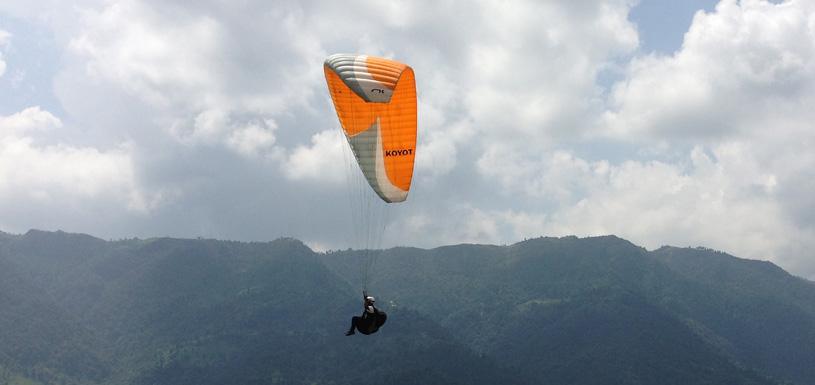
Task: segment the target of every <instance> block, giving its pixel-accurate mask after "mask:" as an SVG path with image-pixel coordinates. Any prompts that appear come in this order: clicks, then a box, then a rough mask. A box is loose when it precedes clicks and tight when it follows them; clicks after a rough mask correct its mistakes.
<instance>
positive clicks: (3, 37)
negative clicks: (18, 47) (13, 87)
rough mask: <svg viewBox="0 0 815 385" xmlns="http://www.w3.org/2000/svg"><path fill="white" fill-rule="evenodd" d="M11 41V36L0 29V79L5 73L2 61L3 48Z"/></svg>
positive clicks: (3, 61) (4, 65) (4, 63)
mask: <svg viewBox="0 0 815 385" xmlns="http://www.w3.org/2000/svg"><path fill="white" fill-rule="evenodd" d="M9 40H11V34H10V33H8V31H4V30H2V29H0V77H3V74H5V73H6V62H5V60H3V48H4V47H5V46H6V45H8V42H9Z"/></svg>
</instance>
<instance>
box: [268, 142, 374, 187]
mask: <svg viewBox="0 0 815 385" xmlns="http://www.w3.org/2000/svg"><path fill="white" fill-rule="evenodd" d="M282 167H283V172H284V173H285V175H286V176H287V177H289V178H291V179H293V180H306V179H308V180H316V181H323V182H327V183H338V182H341V181H343V180H346V178H349V177H350V176H349V174H353V175H356V174H357V173H359V171H357V170H356V167H357V165H356V160H355V159H354V155H353V153H352V152H351V150H350V149H349V148H348V144H347V143H346V140H345V137H344V136H343V134H342V132H341V131H340V130H339V129H333V130H325V131H321V132H319V133H317V134H314V136H312V137H311V145H310V146H298V147H297V148H295V149H294V150H293V151H292V152H291V154H289V156H288V158H287V159H286V161H285V163H284V164H283V165H282Z"/></svg>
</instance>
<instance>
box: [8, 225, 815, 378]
mask: <svg viewBox="0 0 815 385" xmlns="http://www.w3.org/2000/svg"><path fill="white" fill-rule="evenodd" d="M362 257H363V256H362V255H361V253H359V252H353V251H343V252H333V253H327V254H317V253H314V252H312V251H311V250H310V249H308V248H307V247H305V246H304V245H303V244H302V243H300V242H298V241H296V240H292V239H280V240H277V241H274V242H269V243H239V242H226V241H214V240H179V239H151V240H125V241H117V242H106V241H103V240H99V239H96V238H93V237H90V236H86V235H77V234H67V233H62V232H56V233H48V232H40V231H30V232H28V233H27V234H25V235H9V234H4V233H0V384H5V383H11V384H38V383H41V384H204V385H206V384H213V385H215V384H218V385H225V384H358V383H374V382H376V383H382V384H801V385H804V384H813V383H815V365H813V364H812V363H813V362H815V284H813V283H812V282H809V281H806V280H803V279H800V278H796V277H793V276H791V275H789V274H787V273H786V272H784V271H783V270H781V269H779V268H778V267H776V266H775V265H773V264H771V263H768V262H757V261H750V260H743V259H738V258H735V257H732V256H729V255H726V254H723V253H719V252H715V251H711V250H706V249H679V248H673V247H664V248H661V249H659V250H655V251H652V252H648V251H646V250H644V249H642V248H640V247H637V246H635V245H633V244H631V243H629V242H627V241H625V240H622V239H619V238H616V237H598V238H586V239H578V238H575V237H566V238H540V239H533V240H529V241H525V242H521V243H518V244H515V245H512V246H506V247H498V246H481V245H460V246H449V247H442V248H437V249H432V250H421V249H410V248H396V249H390V250H386V251H383V252H382V253H381V255H380V256H379V258H378V261H377V264H376V274H375V280H374V282H373V283H372V285H371V287H372V289H373V290H374V291H375V292H374V294H375V295H376V296H377V297H378V299H379V301H378V302H379V303H380V306H381V307H382V308H383V309H384V310H386V311H387V312H388V314H389V321H388V324H386V325H385V327H383V329H382V330H381V331H380V333H378V334H376V335H373V336H367V337H366V336H361V335H356V336H353V337H345V336H344V335H343V333H344V331H345V330H346V328H347V327H348V322H349V321H350V317H351V316H352V315H355V314H357V313H359V311H360V310H361V309H360V307H361V303H360V301H359V297H360V294H359V292H358V291H359V287H358V282H360V281H361V280H360V279H359V278H360V277H359V273H360V270H359V267H360V265H361V261H360V258H362Z"/></svg>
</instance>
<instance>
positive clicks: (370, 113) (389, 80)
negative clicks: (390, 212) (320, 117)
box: [323, 54, 416, 203]
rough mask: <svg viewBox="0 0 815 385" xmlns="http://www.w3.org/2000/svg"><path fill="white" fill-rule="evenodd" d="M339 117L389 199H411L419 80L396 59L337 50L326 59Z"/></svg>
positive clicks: (370, 177)
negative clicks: (416, 80)
mask: <svg viewBox="0 0 815 385" xmlns="http://www.w3.org/2000/svg"><path fill="white" fill-rule="evenodd" d="M323 70H324V72H325V79H326V82H327V83H328V90H329V93H330V94H331V100H332V101H333V102H334V108H335V109H336V111H337V117H338V118H339V121H340V124H341V125H342V129H343V132H344V133H345V137H346V139H348V143H349V144H350V146H351V150H352V151H353V153H354V156H355V157H356V160H357V163H358V164H359V167H360V169H361V170H362V173H363V174H364V175H365V178H366V179H367V181H368V184H369V185H370V186H371V188H373V190H374V191H375V192H376V194H377V195H378V196H379V197H380V198H382V200H384V201H385V202H388V203H393V202H402V201H404V200H405V199H407V195H408V191H410V184H411V180H412V178H413V163H414V160H415V156H416V82H415V79H414V74H413V69H412V68H410V67H409V66H408V65H406V64H403V63H400V62H398V61H395V60H390V59H385V58H379V57H374V56H367V55H354V54H335V55H331V56H329V57H328V58H327V59H326V60H325V64H324V65H323Z"/></svg>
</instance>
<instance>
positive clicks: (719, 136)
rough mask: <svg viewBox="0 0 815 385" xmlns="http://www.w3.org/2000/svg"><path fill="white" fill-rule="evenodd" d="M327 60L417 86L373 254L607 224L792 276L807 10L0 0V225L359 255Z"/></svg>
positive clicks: (810, 20)
mask: <svg viewBox="0 0 815 385" xmlns="http://www.w3.org/2000/svg"><path fill="white" fill-rule="evenodd" d="M338 52H346V53H365V54H369V55H375V56H384V57H389V58H393V59H396V60H399V61H402V62H404V63H407V64H409V65H411V66H412V67H413V68H414V70H415V72H416V78H417V90H418V99H419V107H418V108H419V112H418V135H419V138H418V145H417V150H416V154H417V158H416V168H415V172H414V179H413V187H412V190H411V193H410V196H409V198H408V200H407V202H405V203H402V204H398V205H390V206H388V207H385V208H383V211H384V212H385V213H386V214H384V216H383V218H384V220H385V222H386V226H384V230H383V231H382V232H381V240H380V241H381V242H380V243H381V246H383V247H388V246H396V245H403V246H417V247H435V246H439V245H446V244H455V243H492V244H510V243H514V242H517V241H520V240H523V239H525V238H532V237H538V236H566V235H577V236H580V237H585V236H595V235H606V234H614V235H617V236H619V237H622V238H625V239H627V240H630V241H631V242H633V243H635V244H638V245H641V246H643V247H646V248H648V249H654V248H658V247H660V246H662V245H674V246H680V247H684V246H704V247H709V248H713V249H717V250H722V251H725V252H728V253H731V254H734V255H737V256H739V257H744V258H752V259H761V260H770V261H772V262H774V263H776V264H778V265H780V266H782V267H783V268H785V269H787V270H788V271H791V272H792V273H794V274H796V275H799V276H803V277H808V278H815V258H813V254H812V250H814V249H815V200H814V199H813V198H812V197H813V196H815V151H814V150H813V149H815V127H813V123H812V122H813V121H815V109H813V108H811V107H810V106H811V105H813V102H815V2H812V1H809V0H788V1H783V2H782V1H771V2H770V1H759V0H742V1H736V0H722V1H718V2H717V1H708V0H689V1H673V0H670V1H669V0H641V1H634V0H579V1H570V2H562V1H537V0H529V1H524V0H518V1H499V0H492V1H488V0H485V1H475V2H470V1H467V2H464V1H447V0H437V1H432V2H424V1H388V2H382V1H364V0H349V1H343V2H336V1H272V2H269V1H261V0H241V1H230V2H227V1H214V0H209V1H198V2H187V1H167V0H161V1H158V0H75V1H72V2H70V1H58V0H40V1H31V0H25V1H20V0H4V1H3V2H2V3H0V230H2V231H5V232H11V233H23V232H25V231H27V230H28V229H32V228H34V229H43V230H64V231H69V232H83V233H88V234H92V235H95V236H98V237H101V238H105V239H120V238H129V237H141V238H146V237H155V236H173V237H206V238H219V239H232V240H244V241H248V240H258V241H263V240H271V239H275V238H278V237H282V236H292V237H296V238H298V239H301V240H303V241H305V242H306V243H307V244H309V245H310V246H312V247H313V248H315V249H318V250H326V249H337V248H346V247H356V246H357V244H356V242H357V241H355V240H354V239H356V238H355V237H354V236H353V235H352V234H351V233H352V228H353V227H354V226H357V225H359V219H354V217H355V215H354V213H353V212H352V211H353V210H352V206H353V205H351V204H350V203H349V196H351V195H353V194H354V193H353V184H352V183H349V179H352V178H351V177H349V175H351V174H349V172H352V171H354V170H353V169H350V168H349V165H348V162H347V161H346V160H347V158H348V156H349V155H348V154H349V153H348V149H347V144H346V143H345V141H344V138H343V137H342V136H341V134H340V131H339V124H338V122H337V118H336V113H335V111H334V110H333V106H332V104H331V100H330V97H329V96H328V93H327V90H326V84H325V79H324V76H323V70H322V63H323V61H324V60H325V58H326V57H327V56H328V55H330V54H332V53H338ZM357 172H358V171H357ZM355 221H356V222H355Z"/></svg>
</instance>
